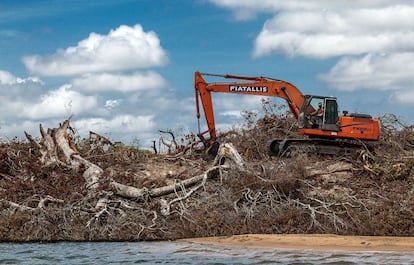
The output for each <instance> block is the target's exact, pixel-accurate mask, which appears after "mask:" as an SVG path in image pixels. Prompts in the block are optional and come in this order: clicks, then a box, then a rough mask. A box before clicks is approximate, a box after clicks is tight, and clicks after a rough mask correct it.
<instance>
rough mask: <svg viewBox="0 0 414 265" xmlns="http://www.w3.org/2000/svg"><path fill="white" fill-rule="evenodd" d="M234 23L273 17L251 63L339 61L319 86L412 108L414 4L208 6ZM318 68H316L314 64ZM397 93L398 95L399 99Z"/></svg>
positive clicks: (228, 0) (239, 0)
mask: <svg viewBox="0 0 414 265" xmlns="http://www.w3.org/2000/svg"><path fill="white" fill-rule="evenodd" d="M210 2H212V3H214V4H216V5H218V6H220V7H223V8H226V9H229V10H231V11H232V12H233V14H234V16H235V17H236V18H237V19H252V18H255V17H257V15H258V14H260V13H267V14H271V16H272V17H271V18H270V19H267V20H266V22H265V23H264V25H263V27H262V30H261V31H260V33H259V34H258V35H257V37H256V39H255V42H254V48H253V52H252V54H253V57H256V58H257V57H264V56H268V55H271V54H285V55H288V56H290V57H307V58H311V59H317V60H318V61H321V60H324V59H327V58H331V60H337V62H336V63H335V64H334V66H333V67H332V68H331V69H330V70H329V71H327V72H326V73H322V74H319V75H318V77H319V79H320V80H323V81H325V82H327V83H328V84H329V85H330V87H332V88H334V89H338V90H342V91H355V90H358V89H369V90H382V91H386V90H392V91H395V93H394V94H392V95H391V96H390V98H389V101H390V102H393V103H398V102H399V103H402V104H409V103H411V104H412V103H414V98H413V96H412V93H411V92H410V91H411V90H412V88H411V86H412V83H413V82H414V77H412V74H411V73H412V72H413V70H414V63H413V61H414V60H413V59H414V20H413V17H414V3H413V1H409V0H396V1H386V0H370V1H365V0H356V1H348V0H337V1H331V0H292V1H282V0H263V1H254V0H210ZM317 63H318V62H315V64H317ZM400 92H401V93H400Z"/></svg>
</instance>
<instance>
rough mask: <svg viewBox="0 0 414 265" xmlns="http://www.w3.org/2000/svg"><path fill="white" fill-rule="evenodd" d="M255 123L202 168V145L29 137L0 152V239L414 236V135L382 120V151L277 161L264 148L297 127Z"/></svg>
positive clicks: (269, 117) (283, 119)
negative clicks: (143, 146)
mask: <svg viewBox="0 0 414 265" xmlns="http://www.w3.org/2000/svg"><path fill="white" fill-rule="evenodd" d="M269 109H270V108H269ZM393 118H394V119H393ZM246 119H247V120H248V121H247V125H246V126H245V127H244V128H243V129H242V130H239V131H234V132H232V133H227V134H226V136H223V139H225V140H226V142H227V144H222V145H221V147H220V149H219V150H220V152H219V154H218V156H217V157H216V159H215V160H214V161H209V160H204V159H203V156H202V153H200V152H199V151H200V149H199V148H197V143H195V140H194V139H193V140H194V141H191V142H190V143H189V144H188V145H187V146H179V145H178V144H177V142H176V141H175V140H176V139H175V138H174V141H170V142H169V145H168V149H169V151H170V152H172V153H170V154H150V153H143V152H141V151H140V150H137V149H133V148H130V147H126V146H122V145H117V144H114V143H112V142H111V141H109V140H108V139H107V138H105V137H102V136H100V135H99V134H97V133H94V132H91V135H90V138H89V139H87V140H83V141H81V142H77V143H75V142H74V140H73V139H74V137H73V132H72V130H71V129H70V125H69V123H70V119H68V120H66V121H64V122H63V123H62V125H61V126H59V127H58V128H54V129H48V130H47V131H45V130H44V129H43V128H42V126H40V132H41V136H42V138H41V139H40V140H39V139H34V138H33V137H32V136H31V135H30V134H29V133H26V136H27V138H28V139H29V142H28V143H26V142H22V141H10V142H8V143H1V144H0V159H1V164H0V238H1V240H2V241H57V240H71V241H85V240H87V241H101V240H111V241H112V240H116V241H120V240H167V239H177V238H184V237H200V236H222V235H234V234H242V233H336V234H353V235H356V234H357V235H394V236H413V235H414V231H413V230H414V227H413V226H412V214H413V211H414V200H413V199H414V198H413V197H414V192H413V188H412V186H413V181H414V171H413V167H414V160H413V158H414V153H413V150H412V149H411V146H410V144H411V143H412V142H411V139H414V138H412V135H413V131H412V127H410V126H404V125H402V124H401V123H400V122H399V121H398V119H396V118H395V117H393V116H392V115H391V116H386V117H384V120H383V126H384V127H383V135H384V137H383V138H382V139H381V141H380V142H379V143H378V144H377V146H376V149H375V150H376V153H375V154H374V153H371V152H369V151H367V150H365V151H361V152H358V153H355V156H353V157H335V158H332V157H331V158H329V157H324V158H320V157H312V156H309V155H308V154H304V153H298V154H297V155H296V156H293V157H291V158H277V157H269V156H268V155H267V154H266V150H265V148H264V147H263V142H264V141H265V139H268V136H269V135H275V134H276V135H277V134H294V131H295V123H294V121H293V119H291V117H290V116H289V115H285V114H282V115H279V114H275V113H270V114H269V113H266V115H265V116H264V117H262V118H260V119H255V118H254V117H252V116H251V114H246ZM167 134H168V135H172V136H174V134H173V133H172V132H171V131H168V133H167ZM164 142H166V140H164ZM231 143H232V144H231Z"/></svg>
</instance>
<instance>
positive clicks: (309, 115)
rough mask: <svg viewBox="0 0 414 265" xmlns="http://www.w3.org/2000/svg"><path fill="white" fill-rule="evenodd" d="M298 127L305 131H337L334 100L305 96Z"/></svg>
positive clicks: (336, 105)
mask: <svg viewBox="0 0 414 265" xmlns="http://www.w3.org/2000/svg"><path fill="white" fill-rule="evenodd" d="M299 126H300V127H301V128H306V129H317V130H318V129H319V130H324V131H336V132H337V131H339V125H338V103H337V101H336V98H334V97H321V96H314V95H305V96H304V102H303V105H302V107H301V109H300V113H299Z"/></svg>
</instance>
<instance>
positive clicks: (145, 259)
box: [0, 242, 414, 265]
mask: <svg viewBox="0 0 414 265" xmlns="http://www.w3.org/2000/svg"><path fill="white" fill-rule="evenodd" d="M0 264H189V265H195V264H203V265H204V264H209V265H213V264H215V265H217V264H292V265H293V264H330V265H334V264H387V265H388V264H414V252H405V253H404V252H358V251H352V252H350V251H305V250H299V251H298V250H286V249H268V248H267V249H262V248H244V247H227V246H206V245H199V244H192V243H181V242H180V243H177V242H149V243H148V242H138V243H129V242H123V243H49V244H40V243H25V244H14V243H13V244H11V243H0Z"/></svg>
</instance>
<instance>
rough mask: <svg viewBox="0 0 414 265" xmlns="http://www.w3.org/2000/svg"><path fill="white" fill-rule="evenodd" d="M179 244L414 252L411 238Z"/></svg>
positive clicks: (257, 238)
mask: <svg viewBox="0 0 414 265" xmlns="http://www.w3.org/2000/svg"><path fill="white" fill-rule="evenodd" d="M179 241H181V242H191V243H198V244H214V245H219V244H223V245H234V246H246V247H261V248H288V249H310V250H350V251H399V252H414V237H388V236H387V237H383V236H378V237H377V236H339V235H331V234H327V235H320V234H317V235H307V234H306V235H304V234H303V235H302V234H283V235H280V234H277V235H266V234H247V235H236V236H229V237H204V238H190V239H182V240H179Z"/></svg>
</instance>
